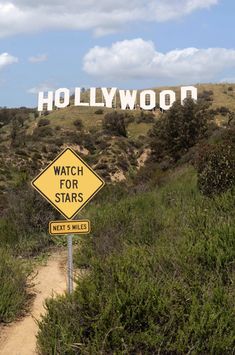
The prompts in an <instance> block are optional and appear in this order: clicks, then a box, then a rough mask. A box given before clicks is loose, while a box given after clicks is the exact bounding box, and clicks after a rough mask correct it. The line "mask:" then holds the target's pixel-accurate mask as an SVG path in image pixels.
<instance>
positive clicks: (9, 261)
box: [0, 249, 28, 324]
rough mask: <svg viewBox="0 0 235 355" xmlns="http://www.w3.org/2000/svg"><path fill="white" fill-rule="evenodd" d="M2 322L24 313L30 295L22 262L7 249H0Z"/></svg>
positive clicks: (0, 307) (0, 313) (0, 306)
mask: <svg viewBox="0 0 235 355" xmlns="http://www.w3.org/2000/svg"><path fill="white" fill-rule="evenodd" d="M0 260H1V262H0V324H1V323H8V322H11V321H12V320H13V319H15V318H16V317H17V316H19V315H20V314H21V313H22V309H23V308H24V307H25V304H26V301H27V298H28V295H27V291H26V284H27V275H26V270H25V268H24V267H23V265H22V262H21V261H19V260H15V259H14V258H13V257H12V256H11V255H10V253H8V251H7V250H4V249H0Z"/></svg>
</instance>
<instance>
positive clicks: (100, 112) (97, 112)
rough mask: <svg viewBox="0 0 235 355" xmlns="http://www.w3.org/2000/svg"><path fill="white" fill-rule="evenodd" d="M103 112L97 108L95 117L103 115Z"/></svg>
mask: <svg viewBox="0 0 235 355" xmlns="http://www.w3.org/2000/svg"><path fill="white" fill-rule="evenodd" d="M103 113H104V110H103V109H102V108H99V109H98V110H96V111H95V114H96V115H103Z"/></svg>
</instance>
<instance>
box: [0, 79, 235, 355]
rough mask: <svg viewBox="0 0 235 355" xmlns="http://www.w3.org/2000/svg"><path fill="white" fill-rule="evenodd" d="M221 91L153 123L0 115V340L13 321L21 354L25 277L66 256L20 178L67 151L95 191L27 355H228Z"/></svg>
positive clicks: (230, 242)
mask: <svg viewBox="0 0 235 355" xmlns="http://www.w3.org/2000/svg"><path fill="white" fill-rule="evenodd" d="M177 90H178V93H179V88H178V89H177ZM234 91H235V86H234V87H233V86H231V85H227V86H226V85H222V84H221V85H212V86H211V85H200V87H199V100H198V102H197V103H195V102H194V101H193V100H190V99H188V100H186V101H185V103H184V105H183V106H182V105H181V104H180V103H179V102H176V103H175V104H174V105H173V106H172V108H171V109H170V110H169V111H168V112H165V113H161V112H160V111H159V110H156V111H154V112H143V111H140V110H136V111H125V112H122V111H120V109H117V110H110V109H109V110H108V109H103V110H100V109H98V110H95V109H92V108H76V107H73V106H70V107H68V108H66V109H63V110H56V111H54V112H52V113H50V114H48V112H45V113H44V115H42V116H41V117H39V115H38V113H37V112H36V111H35V110H33V109H26V108H20V109H12V110H11V109H2V110H0V122H1V128H0V137H1V141H0V284H1V288H0V332H1V330H2V329H3V330H4V328H5V325H6V324H8V323H11V322H13V325H12V329H17V334H18V337H19V339H20V341H21V344H22V338H21V336H20V333H21V329H22V328H21V325H22V324H24V320H25V322H26V323H27V320H29V319H30V321H31V320H32V319H31V317H30V316H29V313H30V312H32V311H33V307H34V306H33V304H34V303H33V300H32V292H31V290H32V287H33V282H34V281H33V280H34V277H35V274H34V271H35V270H38V266H39V265H40V263H41V262H42V261H43V260H45V259H47V255H48V253H50V252H52V253H53V252H55V251H56V252H57V251H58V249H61V248H62V250H64V249H63V246H65V245H66V238H64V237H63V236H58V237H57V236H53V237H52V236H49V235H48V232H47V231H48V223H49V222H50V221H52V220H58V219H61V218H62V217H61V216H60V215H59V213H58V212H57V211H56V210H55V209H54V208H52V207H51V205H50V204H48V203H47V202H46V201H45V200H44V199H43V198H42V197H41V196H40V195H39V194H38V193H37V192H36V191H34V190H33V188H32V187H31V186H30V181H31V180H32V178H33V177H35V176H36V175H37V174H38V172H39V171H40V170H41V169H43V168H44V167H45V166H46V165H47V164H48V163H49V162H50V161H51V160H53V159H54V158H55V157H56V156H57V154H58V153H60V152H61V151H62V149H64V148H65V147H67V146H70V147H72V148H73V149H74V150H75V151H76V152H78V153H79V155H81V156H82V157H83V158H84V160H85V161H86V162H87V163H88V164H90V165H92V166H93V168H94V169H95V171H96V172H97V173H98V174H100V175H101V176H102V177H103V178H104V180H105V182H106V186H105V187H104V189H102V191H101V192H100V193H99V194H98V195H97V196H95V198H94V199H93V200H92V202H91V203H89V205H88V206H87V207H86V208H84V209H83V210H82V211H81V212H80V213H79V216H78V218H80V217H84V218H89V219H90V220H91V225H92V232H91V234H90V235H87V236H85V237H76V238H74V244H76V248H75V250H74V259H75V274H74V275H75V278H74V282H75V284H76V290H75V292H74V293H73V295H68V294H67V293H64V294H63V295H61V296H58V297H56V296H55V297H54V298H49V299H48V300H45V302H46V312H45V313H44V317H43V318H42V319H41V321H39V323H38V324H37V327H34V329H33V334H34V335H33V336H35V334H36V333H37V331H39V332H38V334H37V341H38V349H39V351H40V353H41V354H45V355H46V354H54V353H56V354H59V355H64V354H68V355H70V354H71V355H74V354H119V353H120V354H140V355H142V354H155V353H159V354H174V353H176V354H178V353H179V354H181V353H192V354H209V353H211V354H231V353H233V352H234V350H235V349H234V321H233V309H234V291H235V290H234V272H233V271H234V255H235V244H234V241H235V238H234V237H235V235H234V232H235V228H234V213H235V211H234V206H235V203H234V196H235V194H234V186H235V122H234V111H235V108H234V106H233V105H234V103H233V95H234V93H233V92H234ZM84 94H86V92H85V93H84ZM112 182H115V183H112ZM62 254H63V251H62ZM58 255H61V252H59V254H58ZM49 260H50V259H49ZM81 269H84V272H83V273H80V272H79V270H81ZM44 272H46V268H45V269H44ZM78 275H83V276H82V278H81V277H78ZM53 279H54V278H53ZM35 280H37V278H36V279H35ZM48 286H49V285H48ZM54 286H55V285H54ZM54 286H53V282H52V281H51V289H54ZM46 294H47V295H48V294H50V287H49V288H47V292H46ZM42 297H43V296H42V295H39V298H40V305H42V301H43V300H42ZM35 302H36V303H37V296H36V298H35ZM40 307H41V306H40ZM26 314H27V315H26ZM33 314H34V313H33ZM20 317H23V318H22V322H21V323H19V326H18V325H17V323H14V321H15V320H16V319H18V318H20ZM37 319H38V318H37ZM7 333H8V332H7V330H6V334H7ZM4 334H5V331H4ZM8 334H12V333H8ZM6 337H7V336H6ZM31 340H32V342H31V345H30V344H28V343H27V344H26V345H27V346H26V345H25V349H27V348H29V345H30V346H33V348H34V347H35V344H36V339H35V338H34V339H31ZM26 342H27V340H26ZM4 344H9V346H10V348H11V349H12V346H13V347H14V340H12V338H11V336H10V335H9V339H6V341H5V339H4ZM23 345H24V344H23ZM7 346H8V345H7ZM31 348H32V347H31ZM2 349H4V348H3V347H2ZM2 349H1V344H0V352H1V350H2Z"/></svg>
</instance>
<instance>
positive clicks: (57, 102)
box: [38, 86, 197, 112]
mask: <svg viewBox="0 0 235 355" xmlns="http://www.w3.org/2000/svg"><path fill="white" fill-rule="evenodd" d="M99 90H100V92H101V94H102V98H101V99H99V101H98V100H97V91H98V89H97V88H94V87H92V88H90V89H89V90H87V93H88V94H89V99H87V101H86V102H83V101H82V100H81V88H75V90H74V106H81V107H82V106H90V107H108V108H112V107H113V103H114V101H116V96H117V94H118V95H119V99H120V108H121V109H122V110H127V109H129V110H134V109H135V108H136V107H137V99H138V90H118V89H117V88H111V89H107V88H105V87H103V88H101V89H99ZM72 94H73V92H70V90H69V89H67V88H61V89H58V90H56V91H55V93H53V91H48V93H44V92H42V91H41V92H39V94H38V111H40V112H41V111H52V110H53V105H54V107H55V108H58V109H60V108H65V107H67V106H69V105H70V99H71V96H72ZM189 97H190V98H192V99H193V100H195V101H197V88H196V87H194V86H183V87H181V103H182V104H183V101H184V100H185V99H186V98H189ZM175 100H176V94H175V92H174V91H173V90H163V91H161V92H160V94H159V100H158V101H159V106H160V108H161V109H163V110H165V111H167V110H169V109H170V108H171V106H172V105H173V103H174V102H175ZM139 102H140V108H142V109H143V110H153V109H154V108H155V107H156V105H157V93H156V91H154V90H142V91H140V92H139ZM115 105H116V104H115ZM115 105H114V106H115Z"/></svg>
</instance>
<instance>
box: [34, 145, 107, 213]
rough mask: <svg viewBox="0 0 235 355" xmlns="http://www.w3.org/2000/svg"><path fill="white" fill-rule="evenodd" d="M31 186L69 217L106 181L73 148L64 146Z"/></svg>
mask: <svg viewBox="0 0 235 355" xmlns="http://www.w3.org/2000/svg"><path fill="white" fill-rule="evenodd" d="M32 186H33V187H34V188H35V189H36V190H37V191H38V192H39V193H40V194H41V195H42V196H43V197H44V198H45V199H47V201H49V202H50V203H51V204H52V206H54V207H55V208H56V209H57V210H58V211H59V212H60V213H61V214H62V215H64V216H65V218H66V219H72V218H73V217H74V216H75V215H76V214H77V213H78V212H79V211H80V210H81V209H82V208H83V207H84V206H85V205H86V204H87V203H88V202H89V201H90V200H91V199H92V197H93V196H94V195H95V194H96V193H97V192H98V191H99V190H100V189H101V188H102V187H103V186H104V181H103V180H102V179H101V178H100V177H99V176H98V175H97V174H96V173H95V172H94V171H93V170H92V169H91V167H89V166H88V165H87V164H86V163H85V162H84V160H83V159H82V158H81V157H79V155H77V154H76V153H75V152H74V151H73V150H72V149H70V148H67V149H65V150H64V151H63V152H62V153H61V154H60V155H59V156H58V157H57V158H56V159H55V160H53V162H52V163H51V164H50V165H48V167H47V168H46V169H44V170H43V171H42V172H41V173H40V174H39V175H38V176H37V177H36V178H35V179H34V180H33V181H32Z"/></svg>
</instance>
